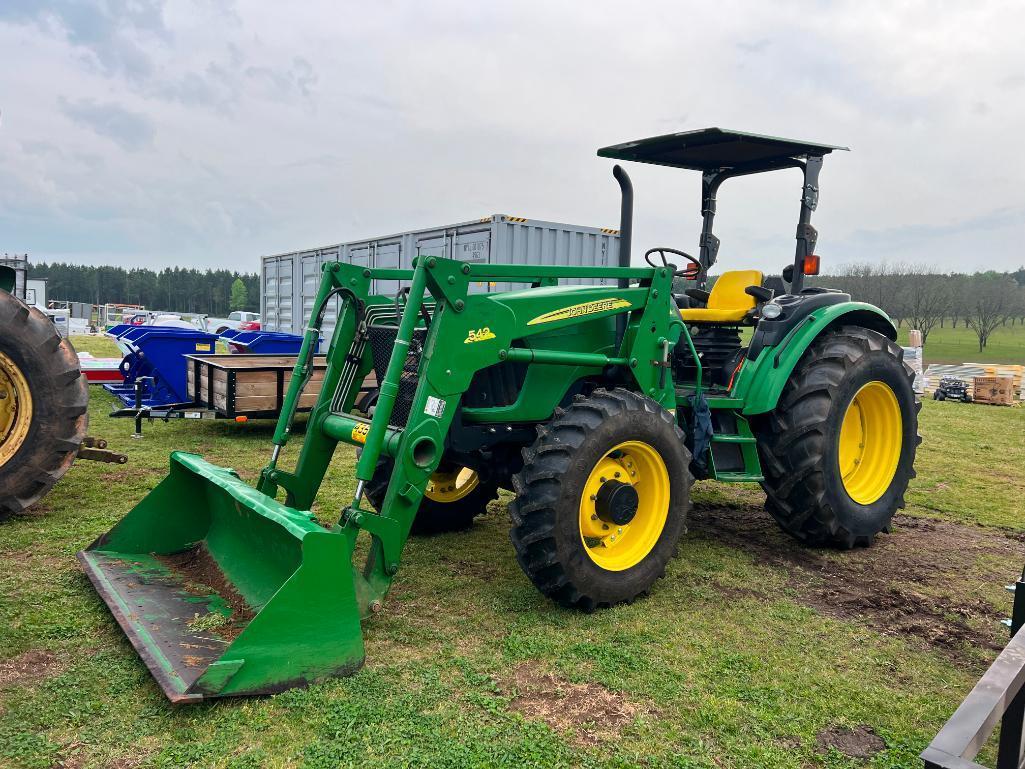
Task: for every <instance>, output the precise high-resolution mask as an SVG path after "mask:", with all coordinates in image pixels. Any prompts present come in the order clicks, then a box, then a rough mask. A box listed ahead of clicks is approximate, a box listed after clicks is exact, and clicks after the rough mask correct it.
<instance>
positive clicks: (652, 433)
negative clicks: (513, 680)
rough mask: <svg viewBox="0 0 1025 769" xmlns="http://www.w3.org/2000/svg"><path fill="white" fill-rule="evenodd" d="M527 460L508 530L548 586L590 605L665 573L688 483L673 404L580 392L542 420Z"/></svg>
mask: <svg viewBox="0 0 1025 769" xmlns="http://www.w3.org/2000/svg"><path fill="white" fill-rule="evenodd" d="M523 460H524V464H523V469H522V470H521V471H520V472H519V473H517V474H516V475H514V476H513V479H512V480H513V488H514V490H515V492H516V495H517V496H516V499H515V500H514V501H513V502H512V503H511V504H510V505H509V515H510V517H511V518H512V524H513V525H512V531H511V534H510V537H511V539H512V543H513V547H514V548H515V551H516V559H517V560H518V561H519V564H520V566H521V567H522V568H523V571H524V572H525V573H526V575H527V576H528V577H529V578H530V580H531V582H533V583H534V585H535V586H536V587H537V589H538V590H540V591H541V592H542V593H543V594H544V595H546V596H547V597H549V598H551V599H552V600H554V601H556V602H558V603H559V604H561V605H563V606H567V607H570V608H577V609H582V610H584V611H592V610H594V609H597V608H601V607H606V606H613V605H615V604H618V603H622V602H624V601H626V602H629V601H633V600H634V599H635V598H637V597H638V596H640V595H643V594H644V593H646V592H647V591H648V590H649V589H650V588H651V586H652V585H653V584H654V583H655V581H656V580H658V579H659V578H660V577H662V576H663V575H664V574H665V569H666V565H667V564H668V563H669V559H670V558H672V556H673V554H674V553H675V551H676V545H677V542H678V541H679V539H680V536H681V535H682V534H683V532H684V531H685V530H686V517H687V511H688V508H689V506H690V485H691V475H690V470H689V467H690V453H689V452H688V451H687V449H686V447H685V446H684V436H683V433H682V431H681V430H680V428H679V427H678V426H677V424H676V419H675V417H674V416H673V415H672V414H671V413H669V412H668V411H666V410H665V409H663V408H662V407H661V406H660V405H659V404H657V403H655V402H654V401H652V400H650V399H649V398H645V397H643V396H641V395H638V394H637V393H634V392H630V391H628V390H623V389H615V390H597V391H595V392H594V393H593V394H592V395H591V396H590V397H586V398H585V397H583V396H577V399H576V400H575V401H574V402H573V404H572V405H571V406H570V407H569V408H567V409H566V410H565V411H562V412H561V413H560V412H557V413H556V416H555V418H554V419H553V420H552V421H551V422H549V423H548V424H547V425H546V426H544V427H541V428H539V431H538V438H537V440H536V441H534V444H533V445H532V446H530V447H529V448H526V449H524V450H523Z"/></svg>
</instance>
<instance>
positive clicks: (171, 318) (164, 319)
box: [150, 312, 203, 331]
mask: <svg viewBox="0 0 1025 769" xmlns="http://www.w3.org/2000/svg"><path fill="white" fill-rule="evenodd" d="M150 325H151V326H171V327H172V328H190V329H195V328H199V326H198V325H197V324H196V323H194V322H192V321H191V320H187V319H186V318H183V317H182V316H181V315H179V314H178V313H174V312H167V313H162V314H160V315H157V316H156V317H155V318H153V320H152V321H150ZM200 330H201V331H202V330H203V329H200Z"/></svg>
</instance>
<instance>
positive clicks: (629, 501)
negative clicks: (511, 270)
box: [594, 479, 640, 526]
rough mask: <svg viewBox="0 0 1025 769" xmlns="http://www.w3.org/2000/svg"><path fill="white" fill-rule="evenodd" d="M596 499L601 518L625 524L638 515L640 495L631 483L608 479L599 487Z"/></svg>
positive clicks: (597, 510) (621, 524)
mask: <svg viewBox="0 0 1025 769" xmlns="http://www.w3.org/2000/svg"><path fill="white" fill-rule="evenodd" d="M595 497H596V499H595V501H594V507H595V511H596V512H597V514H598V518H599V520H602V521H605V523H609V524H614V525H616V526H625V525H626V524H628V523H630V521H632V520H633V519H634V516H635V515H637V506H638V504H639V502H640V497H638V496H637V489H635V488H634V487H633V486H631V485H630V484H629V483H623V482H622V481H617V480H615V479H613V480H611V481H606V482H605V483H603V484H602V485H601V488H599V489H598V493H597V494H596V495H595Z"/></svg>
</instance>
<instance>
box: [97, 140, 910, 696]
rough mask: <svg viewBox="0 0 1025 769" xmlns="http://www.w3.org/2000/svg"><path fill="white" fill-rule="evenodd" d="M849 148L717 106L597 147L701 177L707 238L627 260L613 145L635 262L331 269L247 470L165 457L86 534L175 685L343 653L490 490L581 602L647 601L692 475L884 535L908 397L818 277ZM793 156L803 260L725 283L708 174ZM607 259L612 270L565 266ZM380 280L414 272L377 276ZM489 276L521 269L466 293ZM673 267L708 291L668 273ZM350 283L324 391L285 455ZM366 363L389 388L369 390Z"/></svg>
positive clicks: (820, 525) (148, 652) (215, 685)
mask: <svg viewBox="0 0 1025 769" xmlns="http://www.w3.org/2000/svg"><path fill="white" fill-rule="evenodd" d="M836 149H840V148H838V147H833V146H829V145H823V144H812V143H808V142H798V141H790V140H784V139H775V138H769V137H764V136H756V135H752V134H743V133H737V132H732V131H724V130H719V129H708V130H703V131H695V132H688V133H679V134H673V135H669V136H660V137H656V138H652V139H645V140H642V141H635V142H629V143H626V144H620V145H616V146H611V147H606V148H604V149H602V150H599V153H598V154H599V155H600V156H602V157H608V158H616V159H620V160H631V161H637V162H643V163H654V164H658V165H663V166H670V167H673V168H687V169H693V170H697V171H700V172H701V173H702V213H703V217H704V226H703V229H702V232H701V238H700V251H699V252H698V255H697V256H692V255H690V254H688V253H685V252H683V251H680V250H676V249H670V248H653V249H650V250H648V251H647V252H646V253H645V255H644V257H645V260H646V261H647V266H644V267H633V266H631V259H630V257H631V245H632V244H631V240H632V237H631V220H632V205H633V204H632V200H633V193H632V187H631V184H630V180H629V178H628V176H627V174H626V173H625V172H624V171H623V169H622V168H621V167H619V166H616V168H615V169H614V174H615V177H616V179H617V180H618V181H619V184H620V187H621V193H622V221H621V239H620V258H621V265H622V266H619V267H600V268H597V267H560V266H542V265H505V264H481V263H465V262H461V261H458V260H456V259H453V258H447V257H443V256H437V255H424V256H420V257H418V258H417V259H416V260H415V265H414V269H412V270H394V269H368V268H366V267H362V266H358V265H353V264H345V263H340V262H335V263H329V264H327V265H325V266H324V270H323V277H322V280H321V284H320V289H319V293H318V295H317V297H316V299H315V302H314V307H313V312H312V317H311V320H310V323H309V327H308V329H307V331H306V334H305V340H304V342H303V346H302V350H301V352H300V354H299V356H298V360H297V362H296V365H295V369H294V372H293V375H292V378H291V380H290V384H289V387H288V392H287V396H286V399H285V403H286V407H285V409H284V411H283V413H282V415H281V418H280V421H279V422H278V425H277V428H276V431H275V433H274V437H273V449H272V451H271V454H270V460H269V462H268V464H267V466H266V467H265V468H264V470H263V471H262V473H261V475H260V477H259V481H258V483H257V484H256V488H253V487H252V486H250V485H249V484H247V483H245V482H244V481H242V480H241V479H240V478H239V476H238V475H237V474H236V473H235V472H234V471H233V470H231V469H229V468H224V467H218V466H216V465H213V464H211V463H209V462H207V461H205V460H204V459H202V458H201V457H199V456H197V455H195V454H189V453H182V452H175V453H174V454H172V455H171V472H170V475H169V476H168V477H167V478H166V479H164V480H163V481H162V482H161V483H160V484H159V485H158V486H156V488H154V489H153V491H152V492H151V493H150V494H149V495H148V496H147V497H146V498H145V499H143V500H142V502H141V503H139V505H138V506H136V507H135V508H134V509H133V510H132V511H131V512H129V513H128V515H127V516H126V517H125V518H124V519H123V520H121V522H120V523H118V524H117V525H116V526H115V527H114V528H113V529H112V530H111V531H110V532H109V533H107V534H104V535H102V536H101V537H99V538H98V539H97V540H96V541H95V542H94V543H93V544H92V545H90V546H89V547H88V548H87V549H86V550H84V551H83V552H82V553H80V554H79V558H80V560H81V562H82V564H83V565H84V568H85V571H86V573H87V574H88V575H89V577H90V578H91V579H92V581H93V583H94V585H95V587H96V589H97V590H98V592H99V593H100V595H101V596H102V597H103V599H104V601H105V602H106V603H107V605H108V606H109V607H110V609H111V611H112V613H113V615H114V616H115V617H116V618H117V620H118V622H119V623H120V624H121V626H122V628H123V629H124V631H125V632H126V634H127V635H128V637H129V638H130V639H131V641H132V643H133V644H134V645H135V647H136V649H137V650H138V652H139V653H140V655H141V656H142V658H143V660H144V661H145V662H146V664H147V665H148V666H149V668H150V670H151V671H152V672H153V674H154V676H155V677H156V679H157V680H158V681H159V683H160V684H161V686H162V687H163V689H164V691H165V692H166V693H167V695H168V696H169V697H170V698H171V699H172V700H174V701H189V700H198V699H202V698H205V697H212V696H225V695H241V694H254V693H261V692H273V691H278V690H281V689H283V688H287V687H290V686H296V685H304V684H308V683H310V682H311V681H316V680H318V679H322V678H324V677H327V676H336V675H346V674H349V673H352V672H353V671H355V670H356V669H358V668H359V667H360V666H361V665H362V663H363V660H364V647H363V639H362V634H361V628H360V623H361V621H362V620H365V619H367V618H368V617H370V616H371V615H372V614H373V613H375V612H377V611H380V610H382V609H384V608H386V604H385V599H386V596H387V593H388V589H389V587H390V586H391V584H392V581H393V580H394V579H395V576H396V574H397V573H398V570H399V566H400V564H401V562H402V550H403V546H404V544H405V542H406V539H407V537H408V536H409V534H410V532H411V531H412V530H414V529H419V530H421V531H425V532H426V531H440V530H447V529H461V528H465V527H466V526H467V525H469V524H470V522H471V521H472V520H473V518H474V516H477V515H480V514H482V513H483V512H485V509H486V507H487V505H488V503H489V502H491V501H492V500H493V499H494V498H495V496H496V493H497V490H498V489H499V488H504V489H508V490H510V491H512V492H513V493H514V494H515V500H514V501H512V502H511V503H510V505H509V514H510V517H511V519H512V525H511V539H512V545H513V549H514V550H515V553H516V558H517V560H518V561H519V563H520V565H521V566H522V568H523V571H524V572H525V573H526V575H527V577H528V578H529V579H530V581H531V582H533V583H534V585H535V586H536V587H537V589H538V590H540V591H541V592H542V593H543V594H545V595H546V596H549V597H550V598H551V599H552V600H553V601H555V602H557V603H559V604H561V605H563V606H567V607H571V608H576V609H581V610H584V611H590V610H593V609H597V608H599V607H608V606H613V605H615V604H618V603H621V602H624V601H632V600H634V599H635V598H637V597H638V596H641V595H643V594H644V593H645V592H646V591H648V590H649V589H651V588H652V586H653V585H654V583H655V582H656V580H658V579H659V577H661V576H662V575H663V574H664V572H665V569H666V565H667V564H668V562H669V559H670V558H671V557H672V555H673V553H674V552H675V550H676V545H677V542H678V541H679V539H680V536H681V534H683V532H684V531H685V528H686V517H687V512H688V509H689V507H690V487H691V482H692V479H693V478H699V479H702V478H710V479H715V480H718V481H723V482H727V483H760V484H761V485H762V487H763V488H764V489H765V492H766V496H767V503H766V505H767V509H768V511H769V513H770V514H771V515H772V516H773V517H774V518H775V519H776V520H777V521H778V522H779V524H780V525H781V526H782V527H783V528H784V529H785V530H786V531H787V532H789V533H790V534H792V535H793V536H795V537H797V538H798V539H800V540H802V541H803V542H806V543H807V544H809V545H814V546H822V545H831V546H837V547H843V548H850V547H853V546H856V545H867V544H869V543H870V542H871V541H872V539H873V537H875V535H876V534H878V533H879V532H881V531H885V530H886V529H887V527H888V526H889V524H890V520H891V518H892V516H893V514H894V511H895V510H896V509H897V508H899V507H900V506H901V505H902V504H903V495H904V492H905V489H906V487H907V484H908V480H909V479H910V478H911V477H912V476H913V474H914V471H913V469H912V465H913V463H914V458H915V449H916V445H917V443H918V441H919V439H918V436H917V415H916V412H917V410H918V405H917V404H916V400H915V396H914V393H913V392H912V388H911V382H912V372H911V370H910V368H908V367H907V366H905V365H904V364H903V362H902V359H901V348H900V347H898V346H897V345H896V343H895V341H894V340H895V339H896V332H895V329H894V326H893V324H892V323H891V322H890V320H889V319H888V318H887V316H886V315H885V314H884V313H883V312H882V311H881V310H879V309H878V308H876V307H872V306H871V305H868V304H863V303H860V302H852V301H851V299H850V297H849V296H848V295H846V294H843V293H840V292H838V291H835V290H831V289H826V288H819V287H811V286H808V285H806V284H805V277H806V276H807V275H809V274H814V273H815V272H817V269H818V257H817V256H816V255H815V253H814V248H815V241H816V232H815V229H814V228H813V227H812V226H811V223H810V219H811V214H812V211H814V210H815V207H816V205H817V203H818V195H819V187H818V178H819V170H820V168H821V166H822V160H823V158H824V157H825V156H826V155H827V154H829V153H830V152H832V151H834V150H836ZM789 168H793V169H798V170H799V171H800V172H801V173H802V175H803V180H804V183H803V186H802V193H801V205H800V215H799V219H798V228H797V249H796V256H795V259H794V262H793V263H792V264H788V265H787V266H786V268H785V269H784V270H782V275H781V276H780V277H776V278H766V277H765V276H763V275H762V273H761V272H759V271H757V270H751V269H746V270H737V271H727V272H723V273H722V274H720V275H719V276H718V279H717V280H715V282H714V285H713V284H710V282H709V278H708V273H709V270H710V269H711V268H712V266H713V265H714V264H715V263H716V258H717V255H718V250H719V240H718V239H717V238H716V237H715V235H714V234H713V222H714V217H715V208H716V192H717V190H718V188H719V186H720V185H721V184H722V183H723V182H724V181H725V180H727V179H730V178H732V177H735V176H743V175H746V174H753V173H760V172H763V171H774V170H779V169H789ZM595 278H604V279H606V282H607V283H608V284H607V285H563V284H562V282H561V281H569V280H576V281H579V279H585V280H586V279H595ZM375 280H382V281H402V282H403V283H404V287H403V288H402V290H401V291H400V292H399V294H398V295H397V296H395V297H390V296H375V295H374V294H373V293H372V292H371V287H372V286H373V285H374V281H375ZM492 281H495V282H503V283H510V282H511V283H520V284H522V286H523V287H522V288H521V289H519V290H515V291H508V292H500V293H473V292H471V287H472V286H474V285H478V284H481V283H483V284H487V283H488V282H492ZM680 283H682V284H683V285H685V286H686V285H691V286H692V287H691V288H689V289H687V290H686V291H684V292H682V293H674V286H676V285H678V284H680ZM710 285H711V288H710V290H709V286H710ZM334 302H338V306H339V311H338V319H337V324H336V327H335V331H334V334H333V338H332V340H331V344H330V349H329V351H328V355H327V370H326V373H325V374H324V379H323V384H322V388H321V394H320V396H319V400H318V402H317V405H316V406H315V407H314V409H313V411H312V412H311V414H310V416H309V419H308V422H307V425H306V435H305V441H304V443H303V445H302V449H301V451H300V452H299V454H298V457H297V459H296V461H295V462H294V464H292V463H288V464H287V466H286V463H285V457H284V456H283V455H282V450H283V449H284V448H285V446H286V445H287V443H288V441H289V438H290V437H291V434H292V423H293V417H294V412H295V406H296V404H297V402H298V400H299V397H300V393H301V392H302V389H303V387H304V386H305V384H306V383H307V382H308V381H309V380H310V378H311V376H312V373H313V350H314V345H315V343H316V340H317V339H318V336H319V334H320V328H321V323H322V319H323V317H324V314H325V312H326V310H327V308H328V307H329V305H331V304H332V303H334ZM748 329H749V330H750V336H749V341H747V342H745V341H742V340H743V339H744V334H743V333H742V332H744V331H745V330H748ZM371 372H373V373H375V374H376V381H377V382H378V383H379V389H378V390H377V392H376V393H375V394H374V397H373V398H372V405H370V403H369V402H367V401H365V400H364V401H361V402H360V403H361V406H362V407H363V409H357V408H356V401H357V396H358V394H359V391H360V388H361V385H362V383H363V382H364V381H365V379H366V378H367V377H368V375H369V374H371ZM368 412H369V413H368ZM339 444H348V445H350V446H355V447H357V448H359V449H360V454H359V459H358V462H357V464H356V468H355V493H354V495H353V498H352V501H351V502H350V503H349V504H347V505H346V506H345V507H344V508H343V509H341V510H334V511H332V510H328V509H322V508H321V509H318V510H317V512H316V513H313V512H311V508H312V507H313V505H314V501H315V500H316V497H317V493H318V489H319V487H320V485H321V483H322V481H323V479H324V475H325V472H326V471H327V468H328V464H329V463H330V462H331V459H332V456H333V455H334V452H335V449H336V448H337V447H338V445H339ZM361 538H365V539H366V541H367V546H365V547H359V548H357V541H358V540H360V539H361ZM455 545H456V542H455V540H453V546H455ZM356 553H359V554H361V557H360V558H358V559H357V558H355V554H356ZM357 560H358V563H354V561H357Z"/></svg>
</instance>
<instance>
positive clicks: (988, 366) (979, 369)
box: [923, 363, 1025, 400]
mask: <svg viewBox="0 0 1025 769" xmlns="http://www.w3.org/2000/svg"><path fill="white" fill-rule="evenodd" d="M945 376H952V377H957V378H958V379H963V380H965V381H966V382H968V392H969V394H970V395H971V396H972V397H973V398H975V399H976V400H978V399H977V398H976V396H975V380H976V379H979V378H982V379H992V378H997V379H1008V380H1009V383H1010V384H1009V389H1010V393H1011V397H1012V398H1014V399H1019V400H1025V390H1023V388H1022V381H1023V379H1025V366H1020V365H1004V364H999V363H962V364H961V365H956V364H944V363H933V364H931V365H930V366H929V367H928V368H927V369H926V370H925V375H924V377H923V380H924V384H925V391H926V392H927V393H931V392H932V391H933V390H935V389H936V388H937V387H939V384H940V379H942V378H943V377H945ZM987 384H989V385H990V386H993V385H992V384H991V383H987ZM998 387H999V385H998Z"/></svg>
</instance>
